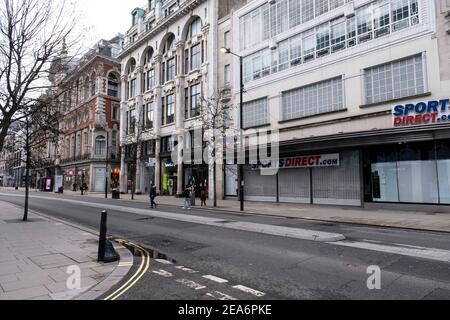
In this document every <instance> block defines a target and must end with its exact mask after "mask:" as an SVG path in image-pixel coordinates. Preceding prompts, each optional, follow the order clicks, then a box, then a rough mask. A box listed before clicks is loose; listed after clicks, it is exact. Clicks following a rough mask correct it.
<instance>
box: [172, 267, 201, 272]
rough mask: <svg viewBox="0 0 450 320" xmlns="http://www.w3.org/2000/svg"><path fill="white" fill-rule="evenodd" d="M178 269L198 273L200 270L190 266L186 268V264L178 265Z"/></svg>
mask: <svg viewBox="0 0 450 320" xmlns="http://www.w3.org/2000/svg"><path fill="white" fill-rule="evenodd" d="M176 268H177V269H178V270H182V271H185V272H189V273H198V271H195V270H192V269H190V268H186V267H185V266H178V267H176Z"/></svg>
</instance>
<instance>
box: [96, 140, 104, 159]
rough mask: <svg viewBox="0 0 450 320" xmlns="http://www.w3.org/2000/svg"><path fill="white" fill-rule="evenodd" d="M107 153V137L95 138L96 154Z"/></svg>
mask: <svg viewBox="0 0 450 320" xmlns="http://www.w3.org/2000/svg"><path fill="white" fill-rule="evenodd" d="M105 154H106V139H105V137H104V136H98V137H97V138H95V155H96V156H103V155H105Z"/></svg>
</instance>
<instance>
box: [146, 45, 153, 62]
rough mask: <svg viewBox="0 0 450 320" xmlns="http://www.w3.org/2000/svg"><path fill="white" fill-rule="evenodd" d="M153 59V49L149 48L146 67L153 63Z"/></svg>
mask: <svg viewBox="0 0 450 320" xmlns="http://www.w3.org/2000/svg"><path fill="white" fill-rule="evenodd" d="M152 58H153V48H148V50H147V53H146V54H145V59H144V65H147V64H149V63H151V62H152Z"/></svg>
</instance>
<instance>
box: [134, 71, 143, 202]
mask: <svg viewBox="0 0 450 320" xmlns="http://www.w3.org/2000/svg"><path fill="white" fill-rule="evenodd" d="M143 71H144V68H143V67H142V66H139V67H138V68H136V74H137V78H136V82H137V84H136V90H137V95H136V103H137V106H136V113H137V115H136V116H137V123H136V125H137V128H136V144H137V161H136V181H135V184H136V186H135V187H136V194H142V189H141V180H142V177H141V175H142V173H143V172H142V161H141V151H142V150H141V143H142V142H143V138H142V121H144V119H142V107H143V104H144V97H143V94H142V76H143Z"/></svg>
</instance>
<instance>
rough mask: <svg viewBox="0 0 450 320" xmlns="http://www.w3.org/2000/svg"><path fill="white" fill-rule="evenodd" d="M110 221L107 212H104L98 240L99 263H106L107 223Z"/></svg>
mask: <svg viewBox="0 0 450 320" xmlns="http://www.w3.org/2000/svg"><path fill="white" fill-rule="evenodd" d="M107 219H108V213H107V212H106V210H103V211H102V219H101V221H100V238H99V240H98V258H97V261H98V262H103V261H105V248H106V222H107Z"/></svg>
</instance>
